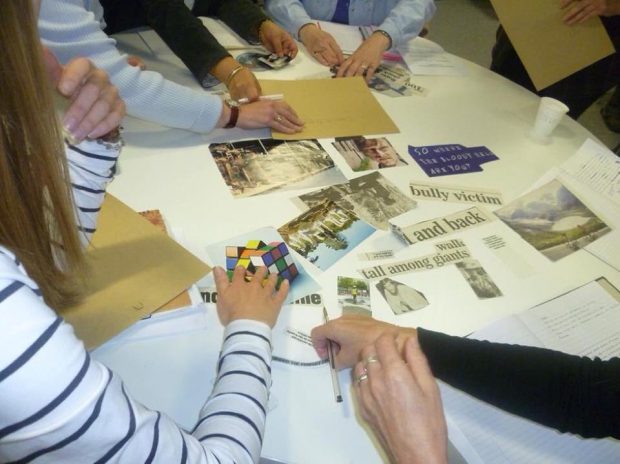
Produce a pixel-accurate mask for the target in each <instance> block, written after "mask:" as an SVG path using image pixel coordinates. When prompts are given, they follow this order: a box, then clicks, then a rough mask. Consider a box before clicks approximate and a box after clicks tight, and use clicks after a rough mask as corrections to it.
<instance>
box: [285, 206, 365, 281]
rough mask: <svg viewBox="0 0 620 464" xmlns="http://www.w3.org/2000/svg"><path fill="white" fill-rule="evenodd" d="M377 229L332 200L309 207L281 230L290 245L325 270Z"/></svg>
mask: <svg viewBox="0 0 620 464" xmlns="http://www.w3.org/2000/svg"><path fill="white" fill-rule="evenodd" d="M374 231H375V229H374V228H373V227H372V226H370V225H368V224H367V223H366V222H364V221H362V220H361V219H360V218H358V217H357V216H356V215H355V214H354V213H352V212H351V211H347V210H345V209H343V208H340V207H339V206H337V205H336V204H335V203H334V202H332V201H325V202H323V203H320V204H318V205H316V206H315V207H313V208H310V209H309V210H308V211H306V212H304V213H302V214H301V215H300V216H298V217H297V218H295V219H293V220H292V221H290V222H288V223H286V224H284V225H283V226H282V227H280V228H279V229H278V232H279V233H280V235H282V237H283V238H284V241H285V242H286V243H287V244H288V245H289V246H290V247H291V248H293V249H294V250H295V251H296V252H297V253H299V254H300V255H301V256H303V257H304V258H306V259H307V260H308V261H310V262H311V263H312V264H314V265H315V266H316V267H318V268H319V269H321V270H323V271H324V270H326V269H328V268H329V267H330V266H331V265H333V264H334V263H336V262H337V261H338V260H339V259H341V258H343V257H344V256H345V255H346V254H347V253H349V252H350V251H351V250H352V249H353V248H355V247H356V246H357V245H359V244H360V243H361V242H362V241H364V240H365V239H366V238H368V236H370V235H371V234H372V233H373V232H374Z"/></svg>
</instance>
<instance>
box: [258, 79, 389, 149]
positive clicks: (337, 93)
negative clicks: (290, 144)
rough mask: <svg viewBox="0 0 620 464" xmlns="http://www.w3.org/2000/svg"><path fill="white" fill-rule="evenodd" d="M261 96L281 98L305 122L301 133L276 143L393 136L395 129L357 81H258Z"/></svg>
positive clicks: (277, 134) (277, 136) (275, 133)
mask: <svg viewBox="0 0 620 464" xmlns="http://www.w3.org/2000/svg"><path fill="white" fill-rule="evenodd" d="M260 85H261V88H262V90H263V94H264V95H273V94H283V95H284V100H285V101H286V103H288V104H289V105H291V107H292V108H293V109H294V110H295V112H296V113H297V114H298V115H299V117H300V118H301V119H302V120H303V121H304V122H305V126H304V128H303V130H302V131H301V132H298V133H296V134H284V133H282V132H278V131H275V130H272V131H271V136H272V137H273V138H274V139H277V140H301V139H316V138H326V137H347V136H354V135H370V134H393V133H396V132H399V130H398V127H397V126H396V124H394V122H393V121H392V120H391V119H390V117H389V116H388V114H387V113H386V112H385V110H384V109H383V108H382V107H381V105H380V104H379V102H378V101H377V99H376V98H375V97H374V95H373V94H372V93H371V92H370V90H369V89H368V86H367V85H366V82H365V81H364V79H362V78H361V77H346V78H340V79H308V80H295V81H271V80H265V81H260Z"/></svg>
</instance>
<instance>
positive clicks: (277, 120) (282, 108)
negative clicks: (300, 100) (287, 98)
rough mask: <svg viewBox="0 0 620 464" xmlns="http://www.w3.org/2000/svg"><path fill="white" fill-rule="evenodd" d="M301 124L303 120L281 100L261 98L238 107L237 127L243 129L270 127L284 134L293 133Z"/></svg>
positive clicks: (299, 129) (298, 129)
mask: <svg viewBox="0 0 620 464" xmlns="http://www.w3.org/2000/svg"><path fill="white" fill-rule="evenodd" d="M303 126H304V122H303V121H302V120H301V119H299V116H297V113H295V110H293V108H291V107H290V106H289V105H288V104H287V103H285V102H283V101H271V100H261V101H257V102H253V103H248V104H245V105H241V106H240V107H239V119H237V127H242V128H243V129H258V128H261V127H271V128H272V129H275V130H277V131H279V132H283V133H285V134H294V133H295V132H299V131H301V130H302V129H303Z"/></svg>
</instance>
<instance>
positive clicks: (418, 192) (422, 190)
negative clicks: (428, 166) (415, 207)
mask: <svg viewBox="0 0 620 464" xmlns="http://www.w3.org/2000/svg"><path fill="white" fill-rule="evenodd" d="M409 188H410V189H411V194H412V195H413V197H414V198H416V199H420V200H431V201H445V202H451V203H476V204H480V205H491V206H494V205H496V206H501V205H503V204H504V201H503V199H502V194H501V193H500V192H498V191H494V190H487V189H472V188H469V187H460V186H457V185H437V184H432V183H426V182H417V181H416V182H410V183H409Z"/></svg>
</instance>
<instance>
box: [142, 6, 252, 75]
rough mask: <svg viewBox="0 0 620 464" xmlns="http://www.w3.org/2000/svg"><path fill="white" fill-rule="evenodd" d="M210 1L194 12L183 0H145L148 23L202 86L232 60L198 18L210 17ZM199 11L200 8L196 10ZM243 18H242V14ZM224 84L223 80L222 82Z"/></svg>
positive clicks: (195, 8) (195, 7)
mask: <svg viewBox="0 0 620 464" xmlns="http://www.w3.org/2000/svg"><path fill="white" fill-rule="evenodd" d="M211 3H215V2H211V1H205V0H203V1H198V2H196V4H195V6H194V12H195V13H192V11H190V9H189V8H188V7H187V6H186V5H185V3H183V0H144V1H143V5H144V12H145V14H146V21H147V23H148V25H149V26H151V27H152V28H153V29H154V30H155V32H157V34H159V36H160V37H161V38H162V40H163V41H164V42H166V45H168V46H169V47H170V49H171V50H172V51H173V52H174V54H175V55H177V56H178V57H179V58H180V59H181V61H183V63H184V64H185V66H187V68H188V69H189V70H190V71H191V73H192V74H193V75H194V76H195V77H196V79H198V81H199V82H200V83H202V82H203V81H204V80H205V78H206V77H207V76H208V75H209V74H210V73H211V70H212V69H213V68H214V67H215V65H216V64H217V63H219V62H220V61H221V60H223V59H224V58H230V59H232V57H231V55H230V53H228V52H227V51H226V49H224V47H223V46H222V45H220V43H219V42H218V41H217V39H216V38H215V37H214V36H213V34H211V32H210V31H209V30H208V29H207V28H206V27H205V26H204V25H203V23H202V21H201V20H200V19H199V18H197V17H196V16H208V14H207V13H211V11H209V9H208V8H204V7H205V6H207V5H210V4H211ZM197 8H198V9H197ZM241 16H243V15H241ZM220 80H221V81H223V80H224V79H220Z"/></svg>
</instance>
